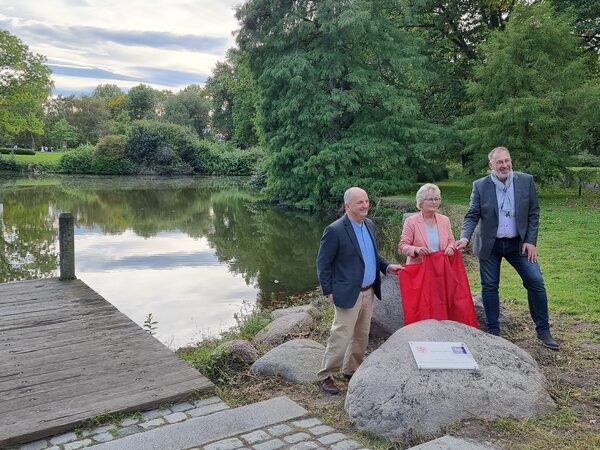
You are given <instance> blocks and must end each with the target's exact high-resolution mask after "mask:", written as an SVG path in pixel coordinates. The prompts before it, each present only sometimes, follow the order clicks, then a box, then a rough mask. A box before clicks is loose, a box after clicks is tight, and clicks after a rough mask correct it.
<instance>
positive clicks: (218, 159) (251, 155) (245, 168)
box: [200, 141, 265, 176]
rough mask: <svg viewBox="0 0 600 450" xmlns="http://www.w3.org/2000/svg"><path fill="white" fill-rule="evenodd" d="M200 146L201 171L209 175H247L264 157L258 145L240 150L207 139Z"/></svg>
mask: <svg viewBox="0 0 600 450" xmlns="http://www.w3.org/2000/svg"><path fill="white" fill-rule="evenodd" d="M200 147H201V149H203V150H204V152H203V155H204V159H203V164H202V167H201V169H202V170H201V172H202V173H207V174H211V175H241V176H249V175H252V174H254V172H255V168H256V167H257V165H258V163H259V162H260V161H262V160H263V159H264V157H265V153H264V150H263V149H262V148H260V147H254V148H252V149H249V150H242V149H239V148H235V147H233V146H232V145H230V144H224V143H217V142H209V141H202V142H201V144H200Z"/></svg>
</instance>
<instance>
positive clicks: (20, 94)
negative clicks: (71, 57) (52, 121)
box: [0, 30, 52, 135]
mask: <svg viewBox="0 0 600 450" xmlns="http://www.w3.org/2000/svg"><path fill="white" fill-rule="evenodd" d="M45 61H46V59H45V57H43V56H41V55H36V54H33V53H31V52H29V48H28V47H27V45H25V44H24V43H23V42H22V41H21V40H20V39H19V38H17V37H15V36H13V35H11V34H10V33H9V32H7V31H4V30H0V134H7V135H17V134H18V133H20V132H22V131H28V132H31V133H41V132H42V130H43V123H42V121H41V119H40V115H41V113H42V103H43V102H44V101H45V100H46V98H47V97H48V95H49V94H50V90H51V87H52V82H51V81H50V73H51V72H50V69H48V67H46V66H45V64H44V63H45Z"/></svg>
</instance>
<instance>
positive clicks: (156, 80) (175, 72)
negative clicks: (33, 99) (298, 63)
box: [0, 0, 242, 95]
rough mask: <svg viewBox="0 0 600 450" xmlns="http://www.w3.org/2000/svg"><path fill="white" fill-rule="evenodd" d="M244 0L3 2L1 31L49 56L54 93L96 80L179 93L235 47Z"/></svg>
mask: <svg viewBox="0 0 600 450" xmlns="http://www.w3.org/2000/svg"><path fill="white" fill-rule="evenodd" d="M241 2H242V0H0V29H3V30H7V31H9V32H10V33H11V34H13V35H15V36H17V37H18V38H19V39H21V40H22V41H23V42H24V43H25V44H26V45H28V46H29V49H30V51H32V52H34V53H39V54H42V55H45V56H46V57H47V65H48V66H49V67H50V68H51V69H52V71H53V75H52V80H53V81H54V86H55V87H54V95H58V94H63V95H69V94H82V93H91V91H92V90H93V89H94V88H95V87H96V86H97V85H99V84H105V83H111V84H117V85H118V86H120V87H121V88H123V89H128V88H130V87H132V86H136V85H138V84H140V83H144V84H148V85H150V86H153V87H155V88H157V89H170V90H172V91H177V90H179V89H181V88H183V87H185V86H188V85H190V84H193V83H204V82H205V81H206V79H207V77H208V76H210V72H211V69H212V68H213V66H214V65H215V63H216V62H217V61H219V60H223V59H224V57H225V52H226V51H227V49H228V48H230V47H232V46H233V45H234V38H233V36H232V32H233V31H234V30H236V29H237V28H238V25H237V21H236V20H235V17H234V6H235V5H238V4H240V3H241Z"/></svg>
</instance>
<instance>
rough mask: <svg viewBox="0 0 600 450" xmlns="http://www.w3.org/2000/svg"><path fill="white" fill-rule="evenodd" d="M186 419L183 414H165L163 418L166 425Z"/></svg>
mask: <svg viewBox="0 0 600 450" xmlns="http://www.w3.org/2000/svg"><path fill="white" fill-rule="evenodd" d="M187 418H188V416H187V415H186V414H185V413H183V412H176V413H173V414H167V415H166V416H165V417H164V419H165V420H166V421H167V423H177V422H181V421H182V420H186V419H187Z"/></svg>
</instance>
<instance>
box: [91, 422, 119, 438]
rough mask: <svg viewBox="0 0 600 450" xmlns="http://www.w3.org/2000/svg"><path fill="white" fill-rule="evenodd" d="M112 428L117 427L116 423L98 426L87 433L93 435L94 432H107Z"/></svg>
mask: <svg viewBox="0 0 600 450" xmlns="http://www.w3.org/2000/svg"><path fill="white" fill-rule="evenodd" d="M111 428H115V426H114V425H104V426H102V427H96V428H93V429H91V430H90V431H89V432H88V433H87V436H92V435H93V434H100V433H106V432H107V431H108V430H110V429H111Z"/></svg>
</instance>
